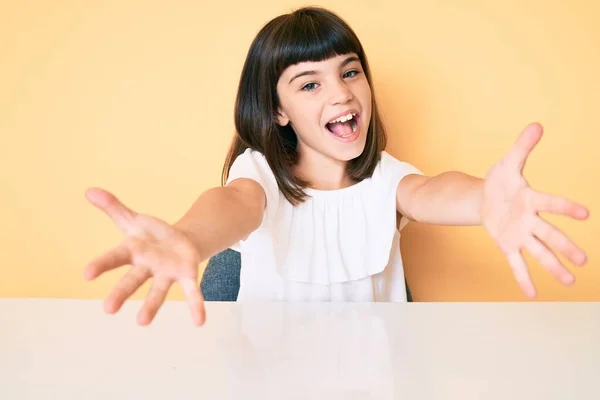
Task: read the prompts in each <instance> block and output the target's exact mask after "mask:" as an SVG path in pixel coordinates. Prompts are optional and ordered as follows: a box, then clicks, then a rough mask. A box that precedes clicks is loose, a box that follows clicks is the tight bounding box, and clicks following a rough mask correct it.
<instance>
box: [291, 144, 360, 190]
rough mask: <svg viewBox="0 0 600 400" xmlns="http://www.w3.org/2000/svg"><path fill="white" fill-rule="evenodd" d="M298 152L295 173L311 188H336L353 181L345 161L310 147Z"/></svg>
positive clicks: (351, 183) (347, 185)
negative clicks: (298, 157)
mask: <svg viewBox="0 0 600 400" xmlns="http://www.w3.org/2000/svg"><path fill="white" fill-rule="evenodd" d="M303 150H306V149H303ZM300 154H301V155H300V159H299V161H298V164H297V165H296V168H295V173H296V175H297V176H298V177H299V178H301V179H302V180H304V181H307V182H308V183H309V186H310V187H311V188H312V189H316V190H337V189H343V188H346V187H349V186H352V185H353V184H354V183H355V182H354V181H353V180H352V178H350V176H349V175H348V172H347V165H348V162H347V161H340V160H335V159H333V158H331V157H328V156H326V155H325V154H322V153H319V152H317V151H315V150H312V149H311V150H308V151H302V152H301V153H300Z"/></svg>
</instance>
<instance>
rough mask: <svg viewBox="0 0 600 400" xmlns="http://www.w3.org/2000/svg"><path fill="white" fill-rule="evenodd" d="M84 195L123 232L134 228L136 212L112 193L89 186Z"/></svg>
mask: <svg viewBox="0 0 600 400" xmlns="http://www.w3.org/2000/svg"><path fill="white" fill-rule="evenodd" d="M85 197H86V198H87V200H88V201H89V202H90V203H92V204H93V205H94V206H95V207H96V208H98V209H100V210H101V211H103V212H104V213H105V214H106V215H108V216H109V217H110V218H111V219H112V220H113V222H114V223H115V224H116V225H117V226H118V227H119V229H120V230H121V231H123V232H124V233H130V232H132V231H134V230H135V229H136V223H135V218H136V217H137V213H136V212H135V211H132V210H130V209H129V208H127V207H126V206H125V205H124V204H123V203H121V201H119V199H117V197H116V196H115V195H113V194H112V193H110V192H108V191H106V190H104V189H100V188H90V189H88V190H86V192H85Z"/></svg>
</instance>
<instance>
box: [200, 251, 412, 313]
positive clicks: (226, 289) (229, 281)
mask: <svg viewBox="0 0 600 400" xmlns="http://www.w3.org/2000/svg"><path fill="white" fill-rule="evenodd" d="M241 268H242V256H241V255H240V253H239V252H237V251H235V250H232V249H226V250H223V251H222V252H220V253H219V254H216V255H215V256H213V257H211V258H210V260H209V261H208V264H207V265H206V269H205V270H204V273H203V274H202V279H201V281H200V290H201V291H202V295H203V296H204V300H206V301H236V300H237V295H238V292H239V290H240V270H241ZM405 285H406V296H407V299H408V301H409V302H412V301H413V299H412V295H411V293H410V289H409V288H408V284H407V283H406V280H405Z"/></svg>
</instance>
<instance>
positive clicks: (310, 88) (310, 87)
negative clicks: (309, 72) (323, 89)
mask: <svg viewBox="0 0 600 400" xmlns="http://www.w3.org/2000/svg"><path fill="white" fill-rule="evenodd" d="M316 88H317V84H316V83H307V84H306V85H304V86H302V90H304V91H305V92H310V91H313V90H315V89H316Z"/></svg>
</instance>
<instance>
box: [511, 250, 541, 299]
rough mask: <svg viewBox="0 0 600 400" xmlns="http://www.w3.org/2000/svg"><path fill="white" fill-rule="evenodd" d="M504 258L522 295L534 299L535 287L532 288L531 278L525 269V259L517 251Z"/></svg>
mask: <svg viewBox="0 0 600 400" xmlns="http://www.w3.org/2000/svg"><path fill="white" fill-rule="evenodd" d="M506 258H507V259H508V263H509V265H510V267H511V268H512V271H513V274H514V275H515V278H516V279H517V283H518V284H519V287H520V288H521V290H522V291H523V293H525V295H526V296H527V297H530V298H533V297H535V295H536V293H535V287H534V286H533V282H532V281H531V276H530V275H529V269H528V268H527V264H526V263H525V259H524V258H523V255H522V254H521V252H520V251H517V252H514V253H509V254H507V255H506Z"/></svg>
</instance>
